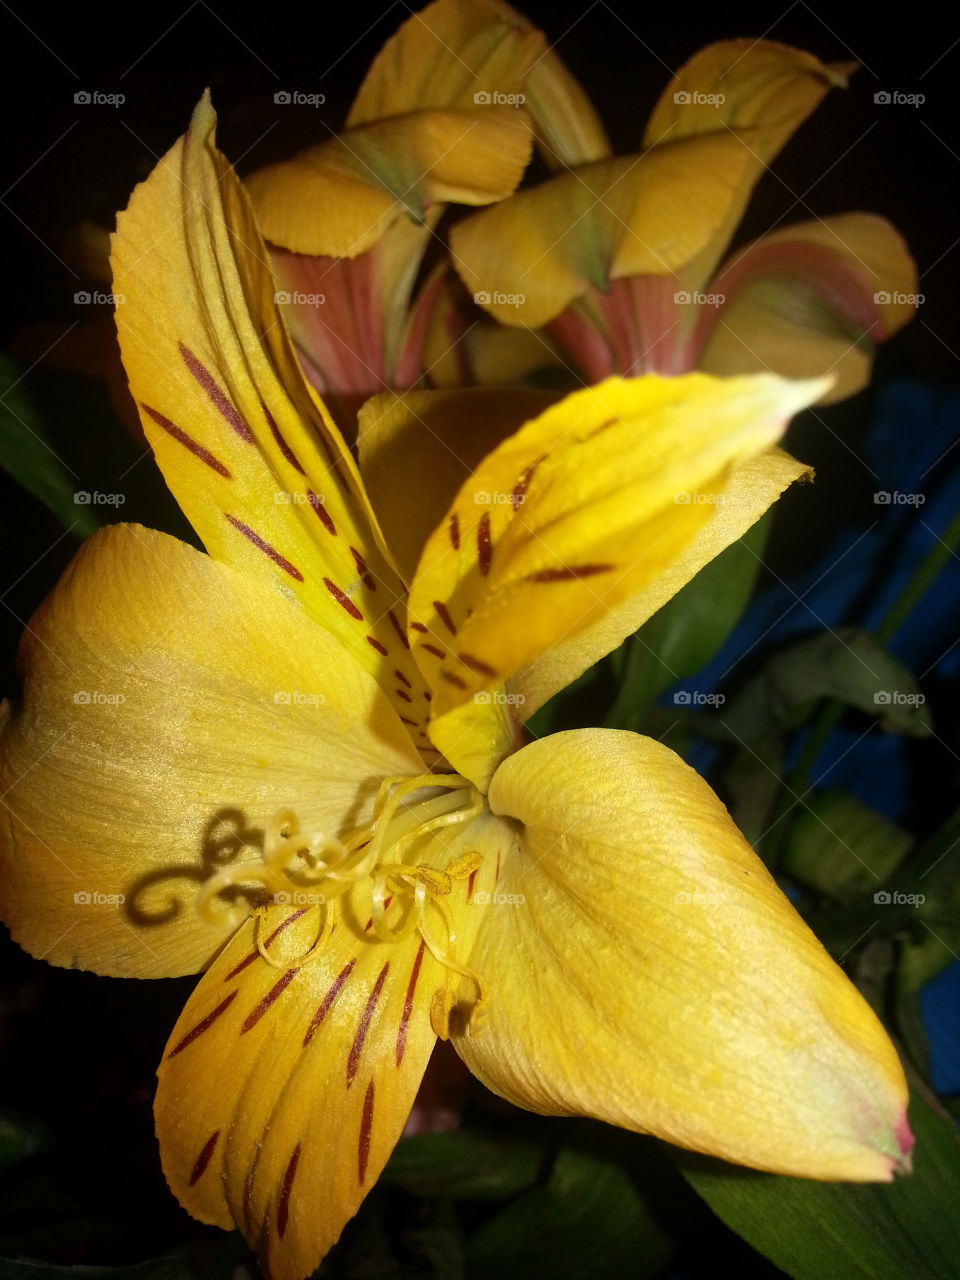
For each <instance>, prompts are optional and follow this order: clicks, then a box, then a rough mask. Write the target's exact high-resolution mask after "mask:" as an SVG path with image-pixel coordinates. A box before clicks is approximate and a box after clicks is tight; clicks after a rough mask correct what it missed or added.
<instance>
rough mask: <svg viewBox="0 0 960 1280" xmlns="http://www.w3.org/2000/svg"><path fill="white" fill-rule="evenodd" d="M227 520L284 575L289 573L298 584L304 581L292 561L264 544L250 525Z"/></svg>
mask: <svg viewBox="0 0 960 1280" xmlns="http://www.w3.org/2000/svg"><path fill="white" fill-rule="evenodd" d="M224 515H226V512H224ZM227 519H228V520H229V521H230V523H231V524H232V525H233V527H234V528H235V529H237V530H239V531H240V533H242V534H243V536H244V537H245V538H249V539H250V541H251V542H252V543H253V545H254V546H255V547H256V548H257V550H258V551H262V552H263V554H264V555H265V556H269V558H270V559H271V560H272V561H273V563H274V564H275V565H278V566H279V568H281V569H282V570H283V571H284V573H289V575H290V577H291V578H293V579H294V580H295V581H296V582H302V581H303V574H302V573H301V572H300V570H299V569H298V568H297V567H296V566H295V565H292V564H291V563H290V561H289V560H287V559H286V558H285V557H284V556H282V555H281V554H280V552H279V551H276V550H275V549H274V548H273V547H271V545H270V543H269V542H264V540H263V538H261V537H260V535H259V533H254V531H253V530H252V529H251V528H250V526H249V525H248V524H244V523H243V521H242V520H238V519H237V517H236V516H231V515H227Z"/></svg>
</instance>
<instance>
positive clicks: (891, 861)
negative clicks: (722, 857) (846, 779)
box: [783, 790, 913, 899]
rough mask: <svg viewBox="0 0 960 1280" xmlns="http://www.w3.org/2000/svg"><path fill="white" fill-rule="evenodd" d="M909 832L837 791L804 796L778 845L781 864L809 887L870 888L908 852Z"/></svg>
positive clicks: (848, 894) (846, 894) (848, 892)
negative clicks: (783, 838)
mask: <svg viewBox="0 0 960 1280" xmlns="http://www.w3.org/2000/svg"><path fill="white" fill-rule="evenodd" d="M912 843H913V838H912V836H911V835H910V833H909V832H907V831H904V830H903V828H902V827H898V826H897V825H896V823H894V822H890V821H889V820H888V819H887V818H885V817H883V815H882V814H879V813H877V812H876V811H875V810H873V809H870V808H868V806H867V805H865V804H861V803H860V801H859V800H855V799H854V798H853V796H848V795H847V794H846V793H845V792H843V791H838V790H829V791H820V792H817V793H816V794H815V795H812V796H809V797H808V798H807V799H806V800H805V801H804V807H803V809H802V810H801V812H800V813H798V814H797V817H796V818H795V820H794V821H793V822H792V823H791V824H790V829H789V833H788V835H787V838H786V840H785V841H784V846H783V868H784V870H785V871H786V872H788V874H790V875H792V876H793V877H794V878H795V879H797V880H799V881H800V883H801V884H804V885H806V886H807V887H808V888H811V889H818V890H819V891H820V892H821V893H825V894H827V895H828V896H829V897H832V898H837V899H844V898H852V897H858V896H860V895H863V894H869V893H873V892H874V891H875V890H877V889H879V888H880V886H881V885H882V884H883V883H884V882H885V881H886V880H887V879H888V878H889V877H890V876H891V875H892V874H893V872H894V871H896V869H897V867H899V866H900V864H901V863H902V862H903V860H904V858H905V857H906V856H907V854H908V852H909V851H910V846H911V845H912Z"/></svg>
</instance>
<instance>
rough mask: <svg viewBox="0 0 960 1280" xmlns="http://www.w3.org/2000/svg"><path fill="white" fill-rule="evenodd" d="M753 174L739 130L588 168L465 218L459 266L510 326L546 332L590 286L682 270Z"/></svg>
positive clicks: (454, 246)
mask: <svg viewBox="0 0 960 1280" xmlns="http://www.w3.org/2000/svg"><path fill="white" fill-rule="evenodd" d="M746 172H747V153H746V152H745V151H744V147H743V144H742V142H741V141H740V140H739V139H738V138H735V137H734V136H733V135H731V134H726V135H722V136H721V135H713V136H710V137H704V138H696V137H694V138H689V139H685V140H681V141H679V142H677V143H676V144H675V145H669V146H663V147H656V148H654V149H653V150H652V151H649V152H646V153H644V154H643V155H641V156H619V157H617V158H616V159H611V160H601V161H598V162H597V163H595V164H589V165H583V166H582V167H580V168H578V169H577V170H576V171H575V172H572V173H564V174H561V175H559V176H558V177H555V178H551V179H550V180H549V181H548V182H546V183H543V184H542V185H541V186H539V187H534V188H533V189H532V190H529V191H522V192H520V194H519V195H516V196H514V197H512V198H511V199H510V200H506V201H503V202H502V203H500V204H498V205H495V206H493V208H490V209H485V210H484V211H483V212H482V213H477V214H473V215H471V216H470V217H468V218H464V219H462V220H461V221H460V222H458V223H457V224H456V225H455V226H454V227H453V229H452V231H451V237H450V243H451V252H452V256H453V263H454V266H455V267H456V268H457V271H458V272H459V273H460V275H461V277H462V279H463V281H464V283H465V284H466V286H467V289H468V290H469V291H470V293H472V294H473V296H474V300H475V301H476V302H477V303H478V304H479V305H480V306H482V307H483V308H484V310H486V311H488V312H489V313H490V314H491V315H492V316H494V317H495V318H496V319H497V320H499V321H500V323H501V324H506V325H512V326H515V327H521V326H526V327H527V328H531V329H538V328H541V327H542V326H543V325H545V324H546V323H547V322H548V321H550V320H552V319H553V318H554V317H555V316H557V315H559V313H560V312H561V311H562V310H563V309H564V307H566V306H567V305H568V304H569V303H570V302H572V301H573V299H574V298H577V297H579V296H580V295H581V294H582V293H584V292H585V291H586V289H587V288H588V286H589V285H591V284H592V285H595V286H596V287H597V288H598V289H606V288H607V287H608V284H609V281H610V280H611V279H616V278H618V277H620V276H630V275H647V274H649V275H670V274H671V273H673V272H675V271H677V270H678V269H679V268H680V267H682V266H683V264H684V263H686V262H688V261H689V260H690V259H691V258H694V257H695V256H696V255H697V254H698V253H699V252H700V251H701V250H702V248H703V247H704V245H706V244H709V243H711V242H712V240H713V238H714V236H715V234H716V231H717V228H718V227H720V226H722V225H725V223H726V221H727V216H728V211H729V209H730V207H731V205H732V204H733V203H734V202H735V201H736V200H737V199H738V196H739V191H740V188H741V185H742V183H743V181H744V180H745V174H746Z"/></svg>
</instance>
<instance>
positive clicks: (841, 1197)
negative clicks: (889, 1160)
mask: <svg viewBox="0 0 960 1280" xmlns="http://www.w3.org/2000/svg"><path fill="white" fill-rule="evenodd" d="M910 1121H911V1124H912V1126H913V1130H914V1133H915V1134H916V1138H917V1146H916V1150H915V1152H914V1173H913V1174H912V1176H910V1177H907V1178H902V1179H900V1180H898V1181H897V1182H895V1183H893V1184H891V1185H883V1186H874V1185H866V1186H861V1185H857V1184H851V1183H839V1182H832V1183H831V1182H810V1181H807V1180H805V1179H802V1178H784V1177H778V1176H777V1175H775V1174H767V1173H755V1172H753V1171H752V1170H749V1169H737V1168H735V1167H734V1166H731V1165H727V1164H723V1163H722V1162H721V1161H719V1160H712V1159H710V1158H709V1157H706V1156H697V1155H693V1154H692V1153H688V1152H677V1154H676V1160H677V1163H678V1165H679V1167H680V1170H681V1172H682V1173H683V1175H684V1177H685V1178H686V1179H687V1181H688V1182H689V1183H690V1184H691V1186H693V1188H694V1190H695V1191H697V1192H699V1194H700V1195H701V1196H702V1197H703V1198H704V1200H706V1202H707V1204H709V1205H710V1207H711V1209H713V1211H714V1213H716V1214H717V1215H718V1217H720V1218H722V1219H723V1221H724V1222H725V1223H726V1224H727V1225H728V1226H729V1227H732V1228H733V1230H734V1231H736V1232H737V1233H738V1234H739V1235H741V1236H743V1238H744V1239H745V1240H747V1241H748V1242H749V1243H750V1244H751V1245H752V1246H753V1247H754V1248H755V1249H758V1250H759V1251H760V1252H761V1253H763V1254H765V1255H766V1256H767V1257H768V1258H769V1259H770V1260H771V1261H772V1262H774V1263H775V1264H776V1265H777V1266H778V1267H780V1268H782V1269H783V1270H784V1271H786V1272H787V1274H788V1275H791V1276H793V1277H795V1280H838V1277H841V1276H842V1277H843V1280H907V1278H908V1277H909V1280H953V1278H955V1277H960V1216H958V1214H957V1205H958V1204H960V1142H958V1138H957V1129H956V1126H955V1124H954V1123H953V1121H952V1120H951V1119H950V1118H949V1117H948V1116H947V1115H946V1114H945V1113H944V1112H943V1110H942V1109H941V1108H940V1107H939V1105H938V1104H937V1103H936V1101H935V1099H933V1098H932V1097H931V1096H930V1095H928V1094H927V1093H926V1090H925V1089H924V1088H923V1086H920V1085H915V1087H914V1093H913V1097H912V1101H911V1105H910Z"/></svg>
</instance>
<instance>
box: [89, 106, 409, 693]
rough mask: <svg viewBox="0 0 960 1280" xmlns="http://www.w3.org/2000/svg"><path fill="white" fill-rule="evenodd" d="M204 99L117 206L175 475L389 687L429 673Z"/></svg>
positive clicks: (202, 523) (126, 317)
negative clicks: (304, 367)
mask: <svg viewBox="0 0 960 1280" xmlns="http://www.w3.org/2000/svg"><path fill="white" fill-rule="evenodd" d="M214 123H215V118H214V115H213V110H212V108H211V107H210V105H209V102H208V101H207V100H204V101H203V102H202V103H201V104H200V106H199V107H198V108H197V110H196V112H195V113H194V118H193V122H192V124H191V127H190V132H189V133H188V135H187V136H186V138H184V139H181V140H180V141H179V142H178V143H177V144H176V145H175V146H174V147H173V148H172V149H171V151H170V152H169V153H168V154H167V155H166V156H165V157H164V159H163V160H161V162H160V163H159V165H158V166H157V167H156V169H155V170H154V171H153V173H152V174H151V176H150V177H149V178H148V179H147V181H146V182H145V183H143V184H141V186H139V187H138V188H137V190H136V191H135V192H134V194H133V197H132V199H131V201H130V207H129V208H128V209H127V211H126V212H125V213H123V214H121V215H120V217H119V219H118V231H117V234H116V236H115V237H114V247H113V266H114V290H115V292H116V293H117V294H119V295H120V296H121V297H122V298H123V302H122V303H120V304H119V305H118V307H117V327H118V331H119V335H120V346H121V350H122V354H123V361H124V366H125V368H126V371H127V375H128V377H129V379H130V387H131V390H132V392H133V395H134V398H135V399H136V400H137V402H138V403H139V405H140V408H141V418H142V421H143V426H144V430H145V432H146V435H147V438H148V440H149V441H150V443H151V445H152V446H153V449H154V452H155V454H156V457H157V461H158V463H159V465H160V468H161V470H162V471H163V474H164V478H165V479H166V481H167V483H168V485H169V486H170V488H171V489H172V490H173V492H174V495H175V497H176V498H177V501H178V502H179V503H180V505H181V507H182V508H183V510H184V513H185V514H186V516H187V518H188V519H189V520H190V522H191V524H192V525H193V527H194V528H195V529H196V531H197V533H198V534H199V535H200V537H201V539H202V540H203V543H204V545H205V546H206V548H207V550H208V551H209V552H210V554H211V555H212V556H213V557H214V558H215V559H217V560H220V561H223V562H224V563H227V564H231V565H233V566H234V567H236V568H239V569H241V570H242V572H243V573H245V574H247V575H248V576H250V577H251V578H253V579H256V580H258V581H260V582H262V583H264V584H266V585H268V586H269V587H271V588H272V589H273V591H274V592H275V594H276V596H277V597H278V598H279V597H281V596H282V597H285V598H286V599H288V600H295V601H296V602H297V603H299V604H300V605H301V607H302V608H303V609H304V610H305V611H306V612H307V613H308V614H310V615H311V616H312V617H314V618H316V619H317V620H318V621H320V622H321V624H322V625H323V626H324V627H326V628H327V629H328V630H330V631H332V632H333V633H334V635H336V636H337V637H338V638H339V639H340V640H341V642H342V643H343V644H345V645H346V646H347V647H348V648H349V649H350V652H351V653H352V654H353V656H354V657H355V658H356V660H357V661H358V662H359V663H360V664H361V665H363V666H365V667H366V668H367V669H368V670H370V671H373V672H375V673H376V674H377V675H378V677H379V678H380V679H381V682H382V683H383V685H384V687H385V688H387V689H388V690H390V689H392V685H393V679H394V677H393V672H394V670H395V669H396V668H399V669H400V670H402V671H403V673H404V676H405V678H406V679H407V680H409V681H411V683H412V684H418V683H419V677H418V676H417V673H416V670H415V668H414V667H413V664H412V663H411V662H410V659H409V654H408V652H407V650H406V647H405V644H404V642H403V640H402V639H401V636H400V628H401V625H402V615H403V607H402V596H403V589H402V587H401V584H400V582H399V579H398V578H397V576H396V574H395V573H394V572H393V570H392V568H391V567H390V566H389V565H388V564H387V561H386V559H385V557H384V555H382V554H381V551H380V550H378V542H377V537H378V531H377V530H376V528H375V520H374V519H373V516H372V512H371V510H370V507H369V503H368V502H367V499H366V496H365V494H364V493H363V489H362V486H361V484H360V480H359V476H358V474H357V471H356V467H355V465H354V463H353V460H352V458H351V457H350V453H349V451H348V450H347V449H346V447H345V445H344V443H343V440H342V438H341V437H340V434H339V432H338V431H337V429H336V428H335V427H334V426H333V424H332V422H331V421H330V419H329V416H328V415H327V414H326V413H325V411H323V410H322V408H320V407H318V406H319V402H318V401H316V400H315V398H314V397H312V396H311V393H310V392H309V390H308V388H307V386H306V383H305V382H304V380H303V376H302V374H301V372H300V368H299V364H298V362H297V358H296V356H295V355H294V353H293V350H292V347H291V346H290V343H289V341H288V339H287V337H286V334H285V331H284V328H283V323H282V321H281V320H280V317H279V313H278V311H277V307H276V305H275V302H274V300H273V293H274V285H273V282H272V279H271V276H270V271H269V266H268V259H267V254H266V250H265V249H264V246H263V242H262V241H261V240H260V237H259V233H258V232H257V230H256V227H255V226H254V224H253V219H252V214H251V212H250V209H249V206H248V203H247V201H246V198H245V196H244V194H243V190H242V188H241V186H240V183H239V181H238V179H237V177H236V175H235V174H234V172H233V171H232V169H230V167H229V165H228V164H227V162H226V160H225V159H224V158H223V156H222V155H220V153H219V152H218V151H217V150H216V148H215V146H214V139H213V129H214Z"/></svg>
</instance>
